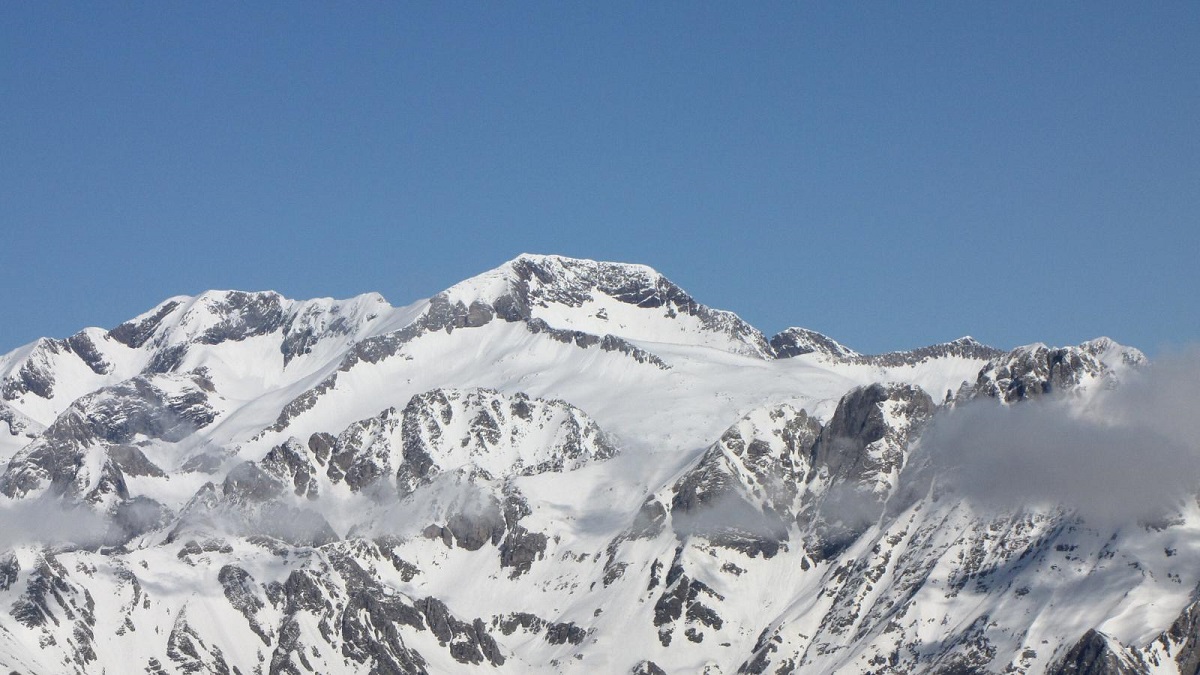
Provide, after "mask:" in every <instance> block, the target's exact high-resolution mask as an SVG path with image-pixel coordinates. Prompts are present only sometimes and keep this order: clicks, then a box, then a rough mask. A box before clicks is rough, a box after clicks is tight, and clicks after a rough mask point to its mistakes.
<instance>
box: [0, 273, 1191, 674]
mask: <svg viewBox="0 0 1200 675" xmlns="http://www.w3.org/2000/svg"><path fill="white" fill-rule="evenodd" d="M1150 368H1151V366H1150V365H1149V364H1148V362H1147V360H1146V358H1145V357H1144V356H1143V355H1142V354H1141V353H1140V352H1138V351H1137V350H1136V349H1132V348H1129V347H1124V346H1121V345H1119V344H1117V343H1115V342H1113V341H1111V340H1108V339H1106V338H1101V339H1097V340H1093V341H1089V342H1086V343H1083V344H1081V345H1078V346H1066V347H1049V346H1046V345H1041V344H1036V345H1029V346H1025V347H1018V348H1016V349H1013V350H1008V351H1006V350H1001V349H996V348H993V347H989V346H986V345H983V344H980V343H979V342H977V341H975V340H973V339H971V338H960V339H957V340H953V341H950V342H946V343H943V344H938V345H932V346H929V347H925V348H921V349H916V350H911V351H905V352H892V353H886V354H878V355H864V354H860V353H858V352H856V351H854V350H853V349H850V348H849V347H846V346H844V345H842V344H840V343H839V342H837V341H836V340H834V339H833V338H830V337H827V336H825V335H822V334H820V333H817V332H815V331H812V330H808V329H804V328H798V327H797V328H789V329H787V330H785V331H783V332H781V333H779V334H778V335H775V336H773V337H771V338H767V337H766V336H764V335H763V334H762V333H761V332H760V331H758V330H757V329H755V328H754V327H753V326H751V325H749V324H748V323H746V322H745V321H743V320H742V319H740V318H739V317H738V316H737V315H735V314H733V313H731V312H728V311H724V310H720V309H713V308H710V307H707V306H705V305H703V304H701V303H700V302H699V301H698V300H696V299H695V298H693V297H692V296H691V295H689V294H688V293H687V292H686V291H684V290H683V289H682V288H680V287H679V286H677V285H676V284H674V283H672V282H671V281H670V280H668V279H667V278H665V277H664V276H663V275H661V274H659V273H658V272H656V271H654V270H653V269H651V268H649V267H646V266H643V265H631V264H622V263H609V262H595V261H590V260H578V259H572V258H565V257H560V256H544V255H529V254H526V255H521V256H518V257H517V258H515V259H513V260H511V261H509V262H507V263H505V264H503V265H501V266H499V267H497V268H496V269H494V270H491V271H488V272H485V273H483V274H480V275H479V276H476V277H473V278H471V279H467V280H465V281H463V282H460V283H458V284H455V285H454V286H451V287H450V288H448V289H446V290H444V291H442V292H440V293H438V294H436V295H434V296H433V297H431V298H428V299H424V300H419V301H416V302H414V303H412V304H409V305H406V306H401V307H394V306H392V305H390V304H388V303H387V302H386V301H385V300H384V299H383V298H382V297H381V296H379V295H378V294H367V295H362V296H359V297H356V298H352V299H349V300H332V299H328V298H323V299H313V300H290V299H287V298H284V297H283V296H281V295H279V294H277V293H273V292H257V293H249V292H241V291H210V292H207V293H203V294H200V295H198V296H195V297H174V298H170V299H168V300H166V301H164V302H163V303H161V304H160V305H158V306H156V307H154V308H151V309H150V310H148V311H147V312H146V313H144V314H142V315H140V316H137V317H134V318H133V319H131V320H129V321H127V322H125V323H122V324H120V325H118V326H116V327H115V328H112V329H111V330H104V329H99V328H87V329H84V330H81V331H80V332H78V333H76V334H75V335H72V336H70V337H68V338H65V339H53V338H46V339H42V340H38V341H36V342H34V343H32V344H30V345H26V346H24V347H21V348H19V349H17V350H14V351H13V352H10V353H9V354H6V355H3V356H0V459H2V460H3V461H2V464H0V519H2V520H0V523H2V524H3V525H4V528H2V535H0V608H3V609H0V666H3V667H4V668H7V669H9V670H13V671H16V672H32V673H69V672H75V673H97V672H149V673H167V672H188V673H196V672H212V673H235V672H240V673H252V672H261V673H301V672H322V673H360V672H361V673H426V672H428V673H471V672H481V673H482V672H492V671H498V672H514V673H526V672H532V673H537V672H544V673H564V672H567V673H599V672H603V673H643V674H647V673H709V674H715V673H768V672H769V673H778V672H797V673H800V672H803V673H867V672H871V673H926V672H927V673H966V672H971V673H976V672H979V673H983V672H996V673H1000V672H1005V673H1056V674H1057V673H1063V674H1065V673H1094V674H1098V673H1139V672H1147V673H1149V672H1181V673H1182V672H1186V673H1192V672H1195V671H1196V664H1197V663H1200V650H1198V649H1197V647H1196V645H1197V644H1200V627H1198V624H1197V622H1196V620H1195V617H1196V616H1197V615H1198V614H1200V609H1198V608H1197V604H1196V601H1195V598H1194V593H1193V592H1192V591H1191V590H1189V589H1195V588H1200V564H1197V562H1198V561H1197V559H1196V558H1197V553H1196V551H1200V545H1198V542H1197V540H1196V536H1195V534H1194V533H1195V531H1197V530H1196V523H1197V522H1200V520H1198V519H1200V516H1198V515H1197V514H1196V512H1195V508H1194V502H1187V501H1186V500H1181V501H1180V504H1183V506H1179V507H1178V508H1174V507H1173V508H1172V509H1167V510H1166V512H1162V511H1160V512H1156V513H1154V514H1150V515H1148V516H1147V517H1145V518H1141V519H1135V520H1136V522H1134V521H1131V522H1128V523H1126V522H1121V523H1118V524H1114V523H1113V522H1109V521H1104V520H1099V519H1095V518H1092V517H1091V514H1089V513H1087V512H1085V511H1081V510H1080V509H1078V508H1076V507H1075V505H1073V504H1072V503H1066V502H1063V503H1057V502H1055V501H1054V500H1043V501H1042V502H1038V503H1028V504H1017V505H1012V504H1008V505H1005V506H1003V507H1000V508H995V507H991V506H988V505H987V504H984V503H983V502H979V501H977V500H975V499H974V495H973V494H972V493H971V492H970V491H969V490H967V489H966V488H963V487H961V485H960V484H959V483H956V482H955V481H954V480H952V479H951V477H952V476H954V475H958V474H960V473H962V470H963V467H962V465H961V462H958V460H956V459H955V458H961V457H967V456H970V453H969V452H968V451H970V450H971V448H968V447H965V446H964V447H962V448H960V447H958V446H954V445H953V443H952V444H951V445H952V447H950V448H947V447H945V443H946V440H945V439H947V438H950V439H959V440H954V441H953V442H962V443H967V442H968V441H962V440H961V439H963V438H966V439H971V438H973V436H971V435H970V434H966V435H958V436H955V435H953V434H951V433H949V432H948V431H947V429H950V430H953V429H955V428H958V427H956V426H955V425H960V424H962V422H961V420H963V419H972V418H971V417H970V415H968V414H967V412H966V411H984V412H976V413H974V414H975V415H977V416H978V415H983V416H987V415H993V414H1003V415H1009V416H1008V417H1004V418H1003V419H1004V420H1006V421H1005V422H1004V423H1005V424H1009V423H1010V421H1011V420H1018V421H1019V420H1022V419H1025V418H1026V417H1027V416H1029V415H1033V412H1031V411H1049V412H1050V413H1053V414H1051V415H1048V419H1052V420H1064V419H1067V420H1086V419H1088V416H1089V415H1092V414H1094V411H1095V410H1099V409H1102V404H1103V402H1104V401H1105V400H1106V399H1105V397H1106V396H1108V395H1109V394H1108V393H1106V392H1114V391H1120V390H1121V388H1122V387H1125V386H1127V383H1128V382H1130V381H1133V380H1137V379H1138V378H1140V377H1141V376H1142V375H1141V373H1143V372H1145V371H1147V370H1149V369H1150ZM989 419H990V418H989ZM1036 419H1038V420H1041V419H1042V418H1041V417H1036ZM1080 423H1082V422H1080ZM1105 423H1106V424H1109V425H1110V427H1111V426H1112V425H1113V424H1116V423H1117V421H1114V420H1111V419H1109V420H1105ZM1044 424H1050V423H1049V422H1044ZM1033 428H1034V429H1043V428H1045V429H1053V428H1056V427H1053V426H1049V427H1046V426H1043V427H1033ZM1104 428H1106V429H1107V428H1109V427H1104ZM1032 438H1033V439H1034V440H1033V441H1030V442H1036V443H1041V442H1044V443H1046V444H1049V445H1048V446H1047V447H1051V446H1052V445H1053V444H1055V443H1059V442H1061V438H1060V437H1057V436H1054V435H1053V434H1049V435H1044V437H1039V436H1036V435H1034V436H1032ZM1022 439H1025V440H1027V437H1025V436H1023V437H1022ZM1023 442H1024V440H1023ZM958 450H962V451H963V452H962V453H958V452H957V451H958ZM947 458H950V459H949V460H947ZM956 462H958V463H956ZM956 472H958V473H956ZM30 523H34V525H29V524H30Z"/></svg>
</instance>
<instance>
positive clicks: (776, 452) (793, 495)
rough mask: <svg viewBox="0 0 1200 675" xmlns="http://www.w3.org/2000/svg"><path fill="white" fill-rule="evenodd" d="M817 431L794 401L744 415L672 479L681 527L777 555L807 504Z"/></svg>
mask: <svg viewBox="0 0 1200 675" xmlns="http://www.w3.org/2000/svg"><path fill="white" fill-rule="evenodd" d="M820 432H821V425H820V423H818V422H817V421H816V420H815V419H813V418H811V417H809V416H808V414H807V413H806V412H805V411H803V410H796V409H795V408H792V407H791V406H780V407H776V408H769V409H762V410H757V411H754V412H752V413H750V414H749V415H747V416H746V417H745V418H743V419H742V420H741V421H740V422H738V423H737V424H735V425H734V426H732V427H730V428H729V430H727V431H726V432H725V433H724V434H723V435H722V436H721V439H720V440H719V441H718V442H717V443H715V444H713V445H712V446H711V447H710V448H709V449H708V451H707V452H706V453H705V454H704V456H703V457H702V458H701V460H700V462H699V463H698V464H697V465H696V466H695V468H693V469H692V470H691V471H689V472H688V473H687V474H685V475H684V476H683V477H682V478H680V479H679V481H677V482H676V483H675V485H674V486H673V488H672V493H673V494H672V496H671V499H670V512H671V517H672V522H673V526H674V528H675V530H676V532H679V533H682V534H698V535H701V536H705V537H707V538H708V539H709V540H711V541H712V542H714V543H717V544H719V545H723V546H727V547H730V548H735V549H738V550H742V551H745V552H747V553H750V554H751V555H757V554H762V555H764V556H766V557H770V556H773V555H775V554H776V553H777V552H778V550H779V545H780V544H781V543H782V542H784V541H786V540H787V539H788V525H787V523H788V522H790V521H791V520H793V519H794V518H795V517H796V514H798V513H799V511H800V509H801V506H802V504H803V498H804V496H805V493H806V490H807V487H806V481H807V479H808V476H809V471H810V469H811V465H810V461H809V455H810V452H811V449H812V445H813V443H814V442H815V441H816V439H817V437H818V435H819V434H820ZM651 508H653V507H651ZM647 517H648V518H650V519H653V518H654V516H653V513H648V514H647Z"/></svg>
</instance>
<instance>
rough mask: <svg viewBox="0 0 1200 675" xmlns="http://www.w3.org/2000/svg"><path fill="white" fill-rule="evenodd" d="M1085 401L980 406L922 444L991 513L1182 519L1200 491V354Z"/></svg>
mask: <svg viewBox="0 0 1200 675" xmlns="http://www.w3.org/2000/svg"><path fill="white" fill-rule="evenodd" d="M1123 379H1124V381H1123V383H1122V384H1121V385H1120V386H1118V387H1115V388H1113V389H1108V390H1104V391H1100V392H1096V393H1094V394H1093V395H1092V396H1091V397H1090V398H1089V399H1088V400H1087V401H1086V403H1084V404H1083V405H1081V401H1079V400H1078V399H1074V400H1072V399H1071V398H1065V399H1059V400H1042V401H1037V402H1030V403H1022V404H1018V405H1013V406H1000V405H996V404H995V402H994V401H991V400H983V401H974V402H971V403H968V404H965V405H962V406H959V407H958V408H956V409H954V410H951V411H949V412H948V413H946V414H943V415H941V416H939V417H938V418H937V419H936V420H935V422H934V423H933V424H932V426H931V427H930V429H929V430H928V431H927V432H926V434H925V436H924V438H923V439H922V442H921V445H922V448H923V449H924V450H925V451H926V452H928V453H929V456H930V457H931V458H932V461H933V463H934V466H935V467H937V469H938V473H939V474H940V478H939V480H940V481H941V482H942V485H944V486H948V487H950V488H951V489H952V490H953V491H954V492H955V493H957V494H960V495H961V496H963V497H965V498H967V499H968V500H971V501H972V502H973V503H975V504H977V505H981V506H985V507H992V508H999V509H1017V508H1021V507H1025V506H1041V505H1054V504H1058V505H1062V506H1064V507H1066V508H1068V509H1071V510H1074V511H1077V512H1078V513H1079V514H1080V515H1082V516H1083V517H1084V518H1085V519H1087V520H1090V521H1093V522H1102V521H1103V522H1111V523H1113V524H1118V523H1124V522H1128V521H1132V520H1136V519H1139V518H1147V517H1155V516H1157V515H1161V514H1163V513H1164V512H1169V511H1175V510H1178V508H1179V507H1180V506H1181V505H1182V504H1183V503H1184V502H1185V501H1186V500H1188V499H1189V498H1192V497H1194V496H1195V495H1196V494H1197V492H1198V491H1200V349H1197V348H1192V349H1190V350H1188V351H1186V352H1182V353H1177V354H1173V355H1168V356H1166V357H1163V358H1161V359H1160V360H1158V361H1156V362H1155V363H1154V364H1153V365H1151V366H1149V367H1147V368H1145V369H1143V370H1141V371H1138V372H1130V373H1127V374H1125V375H1124V376H1123Z"/></svg>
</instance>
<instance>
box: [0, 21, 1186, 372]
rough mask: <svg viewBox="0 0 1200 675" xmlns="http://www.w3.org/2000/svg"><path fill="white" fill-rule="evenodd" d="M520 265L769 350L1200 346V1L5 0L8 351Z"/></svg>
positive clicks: (4, 329)
mask: <svg viewBox="0 0 1200 675" xmlns="http://www.w3.org/2000/svg"><path fill="white" fill-rule="evenodd" d="M522 251H531V252H540V253H561V254H564V255H571V256H578V257H588V258H597V259H606V260H621V261H631V262H642V263H646V264H649V265H652V266H654V267H656V268H657V269H659V270H660V271H662V272H663V273H665V274H666V275H667V276H668V277H670V278H672V279H673V280H675V281H676V282H677V283H679V284H680V285H682V286H683V287H684V288H686V289H687V290H689V291H690V292H691V293H692V294H693V295H694V296H696V298H697V299H698V300H700V301H701V302H704V303H706V304H709V305H712V306H716V307H721V308H725V309H730V310H733V311H735V312H737V313H739V314H740V315H742V316H743V317H744V318H746V319H747V320H749V321H750V322H751V323H753V324H755V325H756V326H758V327H759V328H761V329H762V330H764V331H766V332H768V334H769V333H772V332H774V331H777V330H779V329H782V328H784V327H786V326H789V325H799V326H805V327H808V328H812V329H815V330H819V331H822V332H825V333H827V334H829V335H831V336H833V337H834V338H836V339H838V340H841V341H842V342H844V343H846V344H848V345H850V346H852V347H854V348H856V349H859V350H864V351H885V350H892V349H902V348H909V347H915V346H919V345H923V344H928V343H932V342H938V341H943V340H947V339H951V338H954V337H957V336H959V335H963V334H972V335H974V336H976V337H977V338H979V339H981V340H983V341H985V342H989V343H992V344H995V345H997V346H1000V347H1010V346H1014V345H1017V344H1023V343H1028V342H1033V341H1046V342H1051V343H1056V344H1066V343H1076V342H1078V341H1080V340H1083V339H1086V338H1089V337H1093V336H1096V335H1100V334H1108V335H1111V336H1112V337H1113V338H1115V339H1117V340H1119V341H1121V342H1125V343H1129V344H1133V345H1136V346H1139V347H1142V348H1143V349H1146V350H1148V351H1150V352H1152V353H1153V352H1157V351H1158V350H1160V349H1162V348H1164V347H1171V346H1178V345H1183V344H1187V343H1194V342H1196V341H1198V340H1200V298H1198V297H1197V295H1198V293H1200V272H1198V268H1200V265H1198V264H1197V258H1198V255H1200V3H1196V2H1149V3H1128V2H1122V3H1106V2H1087V3H1081V2H1071V3H1066V2H1063V3H1045V2H1030V3H982V2H944V3H937V4H926V3H880V2H870V3H867V2H864V3H840V2H828V3H799V2H789V3H685V4H675V3H643V2H637V3H616V2H597V3H578V2H545V3H532V2H529V3H525V2H521V3H495V2H487V3H484V2H454V3H415V4H409V3H391V2H364V3H304V2H262V3H233V2H228V3H226V2H189V3H183V2H147V3H74V2H72V3H62V4H55V3H50V2H12V3H7V4H5V6H4V8H3V20H2V21H0V290H2V292H3V301H4V310H3V313H2V314H0V316H2V317H3V320H2V321H0V352H3V351H8V350H9V349H12V348H15V347H17V346H18V345H20V344H22V343H25V342H27V341H30V340H32V339H34V338H36V337H38V336H41V335H50V336H65V335H69V334H71V333H73V332H74V331H76V330H77V329H79V328H81V327H83V326H88V325H99V326H104V327H111V326H113V325H115V324H117V323H120V322H121V321H123V320H124V319H126V318H128V317H130V316H133V315H135V314H138V313H140V312H142V311H145V310H146V309H148V308H149V307H151V306H152V305H154V304H155V303H157V302H159V301H160V300H162V299H163V298H165V297H167V296H171V295H177V294H194V293H198V292H200V291H202V290H205V289H208V288H240V289H247V290H259V289H275V290H278V291H280V292H282V293H284V294H285V295H287V296H289V297H297V298H307V297H315V296H330V295H331V296H334V297H348V296H351V295H355V294H358V293H362V292H366V291H379V292H381V293H383V294H384V295H385V296H386V297H387V298H388V299H389V300H390V301H391V302H392V303H393V304H407V303H409V302H412V301H414V300H416V299H419V298H422V297H426V296H428V295H431V294H433V293H435V292H437V291H438V290H441V289H442V288H444V287H446V286H448V285H450V284H452V283H454V282H456V281H458V280H461V279H463V278H466V277H468V276H472V275H474V274H476V273H478V272H481V271H484V270H486V269H490V268H492V267H494V266H496V265H498V264H500V263H501V262H503V261H505V260H507V259H509V258H511V257H513V256H515V255H516V254H518V253H520V252H522Z"/></svg>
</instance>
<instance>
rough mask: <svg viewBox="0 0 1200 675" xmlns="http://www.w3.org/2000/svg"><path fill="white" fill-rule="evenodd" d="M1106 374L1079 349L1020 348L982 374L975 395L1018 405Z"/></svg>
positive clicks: (1097, 363)
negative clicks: (1017, 403) (1020, 402)
mask: <svg viewBox="0 0 1200 675" xmlns="http://www.w3.org/2000/svg"><path fill="white" fill-rule="evenodd" d="M1104 372H1105V367H1104V366H1103V365H1102V364H1101V363H1100V362H1099V361H1097V360H1096V358H1095V357H1094V356H1093V355H1092V354H1091V353H1089V352H1088V351H1086V350H1084V349H1081V348H1079V347H1058V348H1050V347H1047V346H1045V345H1040V344H1039V345H1031V346H1028V347H1018V348H1017V349H1014V350H1013V351H1011V352H1009V353H1007V354H1005V355H1004V356H1002V357H1000V358H998V359H995V360H992V361H990V362H989V363H988V364H987V366H985V367H984V368H983V370H981V371H980V373H979V378H978V380H977V381H976V383H975V392H976V394H977V395H982V396H988V397H991V398H996V399H999V400H1001V401H1004V402H1005V403H1015V402H1017V401H1024V400H1026V399H1031V398H1038V397H1041V396H1044V395H1047V394H1051V393H1056V392H1064V391H1068V390H1070V389H1072V388H1074V387H1077V386H1079V385H1081V384H1083V383H1085V382H1086V381H1087V380H1090V379H1095V378H1098V377H1100V376H1101V375H1102V374H1103V373H1104Z"/></svg>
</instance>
